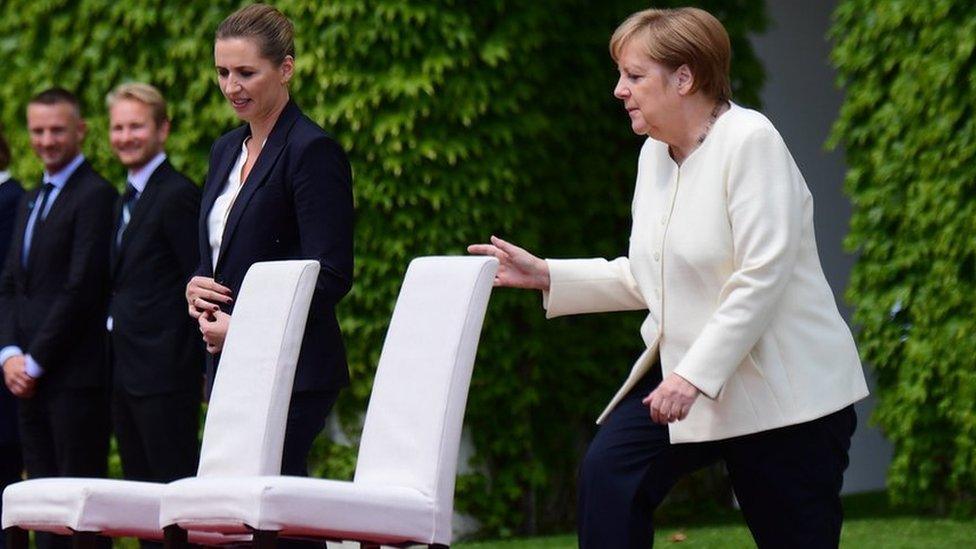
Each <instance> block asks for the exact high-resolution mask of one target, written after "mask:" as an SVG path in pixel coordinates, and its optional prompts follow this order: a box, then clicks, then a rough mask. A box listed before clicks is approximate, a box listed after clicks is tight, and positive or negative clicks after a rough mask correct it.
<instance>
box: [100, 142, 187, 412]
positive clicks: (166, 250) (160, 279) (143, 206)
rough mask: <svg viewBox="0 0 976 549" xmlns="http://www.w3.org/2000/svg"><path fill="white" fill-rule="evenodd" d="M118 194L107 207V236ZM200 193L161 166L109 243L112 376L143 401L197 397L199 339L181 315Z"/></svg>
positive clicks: (167, 165)
mask: <svg viewBox="0 0 976 549" xmlns="http://www.w3.org/2000/svg"><path fill="white" fill-rule="evenodd" d="M122 200H123V197H119V199H118V201H117V202H116V204H115V214H114V216H113V219H114V220H115V229H113V230H114V231H115V233H114V234H117V231H118V223H119V219H120V217H121V212H122ZM199 215H200V190H199V189H198V188H197V187H196V185H194V184H193V183H192V182H191V181H190V180H189V179H187V178H186V177H184V176H183V175H182V174H180V173H179V172H177V171H176V170H175V169H174V168H173V166H172V164H170V163H169V161H168V160H167V161H164V162H163V163H162V164H160V165H159V167H158V168H156V171H154V172H153V174H152V176H151V177H150V178H149V181H148V182H147V183H146V188H145V189H144V190H143V192H142V194H141V195H140V196H139V199H138V200H137V201H136V203H135V206H133V208H132V212H131V217H130V218H129V224H128V225H127V226H126V229H125V232H123V233H122V242H121V245H118V246H117V245H116V244H115V240H114V234H113V240H112V244H111V253H110V256H111V277H112V293H111V297H110V300H109V315H110V316H111V317H112V321H113V328H112V354H113V379H114V383H115V386H116V387H117V388H121V389H124V390H125V391H126V392H127V393H129V394H132V395H136V396H144V395H154V394H163V393H170V392H175V391H194V392H196V394H199V391H200V379H201V374H202V373H203V364H204V359H203V352H204V347H203V342H202V340H201V339H200V331H199V330H198V328H197V323H196V322H194V321H193V319H192V318H190V317H189V315H187V314H186V297H185V293H186V283H187V282H188V281H189V279H190V277H191V276H192V275H193V272H194V271H195V270H196V268H197V266H198V265H199V263H200V254H199V248H198V247H197V225H196V223H197V218H198V217H199Z"/></svg>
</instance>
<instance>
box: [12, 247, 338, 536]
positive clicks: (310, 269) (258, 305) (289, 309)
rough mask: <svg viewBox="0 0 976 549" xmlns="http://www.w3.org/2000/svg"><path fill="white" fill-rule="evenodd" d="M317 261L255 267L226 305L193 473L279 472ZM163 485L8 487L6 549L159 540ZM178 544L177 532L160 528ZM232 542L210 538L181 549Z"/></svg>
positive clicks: (90, 482) (101, 482)
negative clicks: (57, 542) (41, 542)
mask: <svg viewBox="0 0 976 549" xmlns="http://www.w3.org/2000/svg"><path fill="white" fill-rule="evenodd" d="M318 272H319V263H318V262H317V261H277V262H267V263H256V264H255V265H253V266H252V267H251V268H250V270H248V273H247V275H246V276H245V278H244V284H243V285H242V287H241V291H240V294H239V295H238V296H236V301H237V303H236V305H235V307H234V315H233V320H232V322H231V326H230V330H229V332H228V334H227V339H226V341H225V344H224V350H223V353H222V356H221V361H220V368H219V369H218V371H217V376H216V379H215V381H214V386H213V392H212V395H211V399H210V405H209V408H208V410H207V418H206V425H205V427H204V434H203V447H202V450H201V454H200V465H199V469H198V472H197V474H198V475H200V476H202V477H207V476H220V475H224V476H226V475H274V474H278V472H279V471H280V470H281V451H282V445H283V441H284V431H285V429H284V427H285V420H286V416H287V414H288V402H289V397H290V396H291V387H292V381H293V380H294V374H295V364H296V362H297V361H298V352H299V349H300V348H301V344H302V336H303V335H304V332H305V321H306V319H307V317H308V309H309V305H310V303H311V300H312V292H313V291H314V289H315V281H316V279H317V277H318ZM165 486H166V485H165V484H156V483H150V482H132V481H124V480H112V479H93V478H42V479H35V480H27V481H24V482H18V483H16V484H13V485H11V486H9V487H7V489H6V490H4V493H3V528H4V529H5V530H6V531H7V535H8V540H10V541H11V545H10V547H11V549H21V548H26V546H27V531H28V530H36V531H42V532H51V533H55V534H72V535H73V537H74V540H75V544H76V546H77V545H81V546H94V543H95V536H96V535H103V536H111V537H124V536H134V537H140V538H143V539H155V540H160V539H163V538H164V532H163V531H162V529H161V528H160V526H159V502H160V499H161V496H162V494H163V488H164V487H165ZM165 535H166V536H172V535H176V536H179V538H180V539H177V540H176V541H177V542H180V541H185V538H183V536H185V531H181V530H179V529H170V530H169V531H167V532H166V533H165ZM235 539H236V540H240V539H241V538H240V537H239V536H238V537H236V538H225V537H223V536H221V535H219V534H214V533H197V532H193V533H191V535H190V541H193V542H196V543H206V544H216V543H222V542H226V541H233V540H235Z"/></svg>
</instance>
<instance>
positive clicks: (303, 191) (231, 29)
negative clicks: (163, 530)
mask: <svg viewBox="0 0 976 549" xmlns="http://www.w3.org/2000/svg"><path fill="white" fill-rule="evenodd" d="M293 34H294V28H293V26H292V24H291V22H290V21H289V20H288V19H287V18H286V17H285V16H284V15H282V14H281V12H279V11H278V10H276V9H274V8H272V7H270V6H267V5H263V4H254V5H250V6H247V7H245V8H242V9H240V10H238V11H237V12H235V13H234V14H232V15H231V16H229V17H228V18H227V19H225V20H224V21H223V22H222V23H221V24H220V27H218V29H217V35H216V42H215V45H214V58H215V65H216V69H217V80H218V82H219V84H220V90H221V92H223V94H224V96H225V97H226V98H227V100H228V101H229V102H230V104H231V106H232V107H233V108H234V111H235V113H236V114H237V116H238V117H239V118H240V119H241V120H243V121H245V122H247V124H245V125H244V126H241V127H240V128H237V129H235V130H233V131H231V132H230V133H227V134H225V135H224V136H222V137H221V138H220V139H218V140H217V142H216V143H214V146H213V149H212V151H211V154H210V169H209V172H208V174H207V181H206V184H205V186H204V190H203V202H202V204H201V208H200V226H199V230H200V258H201V260H200V267H199V268H198V269H197V272H196V276H194V277H193V278H192V279H191V280H190V282H189V284H188V285H187V289H186V298H187V303H188V306H189V312H190V315H191V316H193V317H194V318H196V319H197V321H198V322H199V324H200V331H201V333H202V334H203V339H204V341H205V342H206V344H207V350H208V352H209V353H210V355H211V359H210V360H208V368H207V370H208V372H207V373H208V376H209V379H210V380H211V381H212V380H213V374H214V372H215V370H216V367H217V363H218V362H219V359H220V351H221V349H222V347H223V343H224V337H225V336H226V333H227V328H228V326H229V324H230V322H231V319H232V316H233V308H234V297H235V296H236V295H237V292H238V291H239V290H240V287H241V283H242V282H243V280H244V275H245V273H246V272H247V270H248V268H249V267H250V266H251V265H252V264H253V263H256V262H259V261H271V260H280V259H316V260H318V261H319V262H320V264H321V266H322V269H321V272H320V274H319V278H318V281H317V283H316V287H315V294H314V297H313V299H312V306H311V310H310V312H309V317H308V324H307V327H306V329H305V338H304V341H303V343H302V349H301V353H300V355H299V359H298V366H297V369H296V372H295V383H294V388H293V393H292V399H291V405H290V407H289V411H288V425H287V428H286V431H285V446H284V453H283V456H282V465H281V472H282V474H287V475H299V476H304V475H307V466H306V458H307V456H308V452H309V450H310V449H311V446H312V442H313V440H314V439H315V436H316V435H317V434H318V433H319V432H320V431H321V430H322V427H323V426H324V424H325V418H326V416H327V415H328V413H329V410H330V409H331V408H332V405H333V403H334V402H335V399H336V396H337V395H338V391H339V389H340V388H342V387H344V386H345V385H348V383H349V372H348V367H347V365H346V358H345V349H344V347H343V344H342V335H341V333H340V331H339V323H338V321H337V320H336V315H335V306H336V304H337V303H338V302H339V300H340V299H342V297H343V296H345V295H346V293H348V292H349V289H350V287H351V286H352V274H353V258H352V231H353V200H352V174H351V170H350V167H349V161H348V160H347V158H346V154H345V152H344V151H343V150H342V148H341V147H340V146H339V144H338V143H337V142H336V141H335V140H334V139H333V138H332V137H330V136H329V135H328V134H326V133H325V131H323V130H322V128H320V127H319V126H318V125H316V124H315V123H314V122H312V121H311V120H309V119H308V118H307V117H306V116H305V115H303V114H302V112H301V110H299V108H298V106H296V105H295V103H294V102H293V101H292V100H291V99H290V97H289V93H288V82H289V80H290V79H291V77H292V75H293V74H294V68H295V46H294V40H293Z"/></svg>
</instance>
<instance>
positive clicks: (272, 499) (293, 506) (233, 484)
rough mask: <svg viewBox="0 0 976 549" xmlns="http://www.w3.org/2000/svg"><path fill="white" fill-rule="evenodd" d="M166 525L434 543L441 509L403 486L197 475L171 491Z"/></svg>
mask: <svg viewBox="0 0 976 549" xmlns="http://www.w3.org/2000/svg"><path fill="white" fill-rule="evenodd" d="M379 517H382V520H378V518H379ZM159 520H160V523H162V524H178V525H179V526H180V527H182V528H185V529H188V530H190V531H208V530H214V531H220V532H224V533H229V532H230V531H231V530H230V529H229V526H228V525H230V524H235V523H236V524H239V525H240V526H239V529H238V530H237V531H238V532H241V533H243V532H248V531H249V528H248V527H250V528H254V529H257V530H266V531H281V532H287V535H289V536H295V537H303V536H307V537H316V538H326V539H356V540H370V541H374V542H378V543H401V542H408V541H414V542H425V543H426V542H430V541H432V538H433V535H434V522H435V507H434V501H433V498H431V497H430V496H426V495H424V494H421V493H420V492H419V491H417V490H415V489H413V488H406V487H400V486H389V485H370V484H363V483H355V484H354V483H352V482H343V481H335V480H323V479H314V478H302V477H270V476H269V477H225V478H215V477H209V478H204V477H197V478H188V479H183V480H178V481H176V482H174V483H171V484H169V485H168V486H167V487H166V494H165V495H164V497H163V504H162V507H161V509H160V515H159ZM245 525H246V526H245ZM391 532H396V535H391V534H390V533H391Z"/></svg>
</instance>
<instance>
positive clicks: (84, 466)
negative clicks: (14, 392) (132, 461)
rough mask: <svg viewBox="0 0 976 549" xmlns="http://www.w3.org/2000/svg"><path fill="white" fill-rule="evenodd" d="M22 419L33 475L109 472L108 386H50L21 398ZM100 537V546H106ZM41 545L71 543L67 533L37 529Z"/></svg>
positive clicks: (43, 548) (24, 444) (101, 474)
mask: <svg viewBox="0 0 976 549" xmlns="http://www.w3.org/2000/svg"><path fill="white" fill-rule="evenodd" d="M18 411H19V413H18V417H19V420H20V438H21V445H22V447H23V450H24V467H25V469H26V470H27V476H28V477H29V478H43V477H96V478H105V477H106V476H108V438H109V412H108V395H107V394H106V391H105V389H103V388H96V389H60V390H54V391H52V390H50V389H49V388H47V387H45V386H44V385H43V381H42V382H41V387H40V388H39V390H38V392H37V393H36V394H35V395H34V396H33V397H31V398H28V399H23V400H21V401H20V408H19V410H18ZM105 545H106V542H104V541H102V542H101V543H100V546H105ZM37 546H38V548H39V549H47V548H55V547H70V546H71V539H70V538H68V537H66V536H55V535H51V534H44V533H40V532H39V533H38V534H37Z"/></svg>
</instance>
